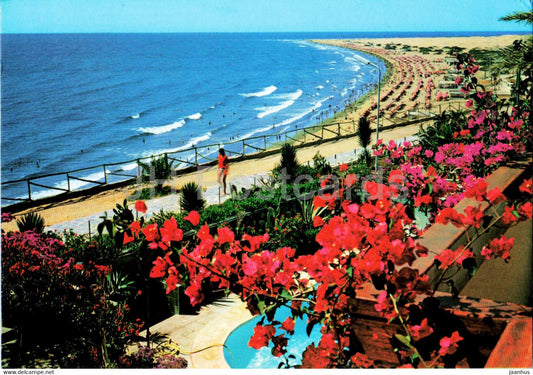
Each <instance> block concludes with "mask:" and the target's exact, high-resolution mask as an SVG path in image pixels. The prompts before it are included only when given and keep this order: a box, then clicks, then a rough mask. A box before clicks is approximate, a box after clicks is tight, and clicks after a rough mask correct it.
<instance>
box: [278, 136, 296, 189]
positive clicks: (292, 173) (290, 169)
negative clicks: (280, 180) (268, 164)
mask: <svg viewBox="0 0 533 375" xmlns="http://www.w3.org/2000/svg"><path fill="white" fill-rule="evenodd" d="M299 168H300V164H299V163H298V160H297V158H296V148H295V147H294V146H293V145H292V144H290V143H284V144H283V146H282V147H281V161H280V164H279V166H278V167H277V171H278V173H282V174H283V175H284V176H285V177H286V178H287V179H288V180H289V181H293V180H294V179H295V178H296V176H297V175H298V169H299Z"/></svg>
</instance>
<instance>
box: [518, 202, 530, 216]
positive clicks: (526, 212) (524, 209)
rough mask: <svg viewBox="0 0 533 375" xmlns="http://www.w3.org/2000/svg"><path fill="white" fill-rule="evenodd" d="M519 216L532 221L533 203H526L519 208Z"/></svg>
mask: <svg viewBox="0 0 533 375" xmlns="http://www.w3.org/2000/svg"><path fill="white" fill-rule="evenodd" d="M518 214H519V215H520V217H523V218H525V219H528V220H531V219H532V217H533V203H531V202H526V203H524V204H522V205H521V206H520V207H518Z"/></svg>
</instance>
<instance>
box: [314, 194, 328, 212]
mask: <svg viewBox="0 0 533 375" xmlns="http://www.w3.org/2000/svg"><path fill="white" fill-rule="evenodd" d="M326 204H327V203H326V201H325V200H324V199H323V198H322V197H321V196H320V195H316V196H315V197H314V198H313V208H314V209H315V210H316V209H317V208H320V207H326Z"/></svg>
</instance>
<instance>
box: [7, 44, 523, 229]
mask: <svg viewBox="0 0 533 375" xmlns="http://www.w3.org/2000/svg"><path fill="white" fill-rule="evenodd" d="M519 38H520V36H515V35H505V36H497V37H452V38H394V39H359V40H321V41H317V42H320V43H327V44H334V45H337V46H341V47H347V48H354V49H358V50H361V51H364V52H369V53H373V54H376V55H378V56H380V57H381V58H383V59H385V60H387V61H388V62H389V63H390V65H391V66H392V67H393V71H392V74H390V75H389V76H388V79H387V81H386V82H384V83H383V84H382V86H381V96H382V101H381V102H380V105H381V109H382V110H383V114H382V119H381V120H380V121H382V122H381V124H384V125H387V124H390V123H399V122H403V121H406V120H407V119H409V118H410V116H411V114H412V113H416V112H424V111H429V110H431V111H436V112H438V111H439V106H447V105H448V103H449V102H450V101H452V100H453V102H454V103H457V105H460V104H461V99H462V98H448V100H437V98H438V97H439V93H441V94H442V93H444V92H445V91H446V90H444V89H441V88H439V84H440V83H441V82H443V81H445V79H446V72H447V71H448V70H449V69H451V67H450V65H448V64H447V62H446V59H445V58H446V57H448V55H447V53H446V51H445V49H446V47H454V46H456V47H459V48H464V49H465V51H468V50H469V49H472V48H499V47H504V46H506V45H510V44H512V42H513V41H514V40H516V39H519ZM387 45H389V49H386V48H385V47H386V46H387ZM392 45H395V48H394V49H390V48H391V46H392ZM406 46H407V47H406ZM429 47H431V48H432V51H431V52H429V53H421V52H420V48H429ZM496 92H498V91H497V90H496ZM376 102H377V100H376V95H375V91H374V92H372V93H370V94H368V95H367V96H366V97H365V100H364V101H362V102H358V103H357V105H353V106H350V107H348V108H346V110H345V111H344V112H339V113H337V115H336V117H337V121H346V122H351V121H355V123H357V121H358V119H359V116H361V115H362V114H367V115H369V117H370V118H371V120H372V119H375V113H376V109H375V104H376ZM440 109H442V108H440ZM418 129H419V126H418V124H415V125H410V126H406V127H401V128H395V129H393V130H390V131H385V132H380V137H381V138H383V139H384V140H390V139H401V138H404V137H408V136H411V135H413V134H415V133H416V132H417V130H418ZM344 131H345V132H348V131H349V129H348V128H347V129H346V130H344ZM357 147H359V145H358V143H357V138H356V137H355V136H354V137H351V138H345V139H342V140H336V141H330V142H324V143H322V144H320V145H315V146H311V147H301V148H299V149H298V160H299V161H300V162H301V163H306V162H308V161H310V160H312V158H313V156H314V155H315V154H316V153H317V151H319V152H320V154H321V155H323V156H325V157H329V156H333V155H336V154H338V153H342V152H346V151H350V150H354V149H355V148H357ZM279 159H280V155H279V154H275V155H271V156H267V157H264V158H258V159H251V160H244V161H240V162H235V163H232V164H231V172H230V175H229V177H228V180H229V182H230V183H231V180H232V178H235V177H236V176H246V175H251V174H254V173H261V172H269V171H270V170H272V168H274V166H275V165H276V164H277V163H279ZM216 174H217V169H216V166H211V167H207V168H204V169H202V170H201V171H197V172H193V173H189V174H186V175H181V176H179V177H177V178H175V179H174V180H172V181H170V184H171V185H172V186H175V187H180V186H182V185H183V184H184V183H185V182H188V181H196V182H199V183H200V184H201V186H203V187H208V186H216V185H217V181H216ZM132 192H133V190H132V188H121V189H115V190H109V191H105V192H102V193H99V194H97V195H94V196H90V197H82V198H73V199H69V200H66V201H62V202H57V203H53V204H48V205H43V206H39V207H36V208H32V209H30V210H28V211H32V212H39V213H40V214H41V215H42V216H43V217H44V219H45V222H46V224H47V225H53V224H57V223H61V222H65V221H69V220H73V219H76V218H81V217H85V216H88V215H92V214H95V213H98V212H101V211H105V210H108V209H111V208H113V207H114V206H115V204H116V203H121V202H122V201H123V200H124V199H127V198H128V197H129V196H130V195H131V194H132ZM24 213H25V212H17V213H16V216H18V215H22V214H24ZM2 228H3V229H5V230H13V229H16V226H15V225H14V223H13V222H12V223H7V224H2Z"/></svg>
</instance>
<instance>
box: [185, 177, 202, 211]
mask: <svg viewBox="0 0 533 375" xmlns="http://www.w3.org/2000/svg"><path fill="white" fill-rule="evenodd" d="M180 205H181V208H182V209H183V210H184V211H187V212H189V211H193V210H195V211H201V210H203V208H204V206H205V199H203V198H202V190H201V189H200V187H199V186H198V184H197V183H196V182H187V183H186V184H185V185H183V187H182V188H181V198H180Z"/></svg>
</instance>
